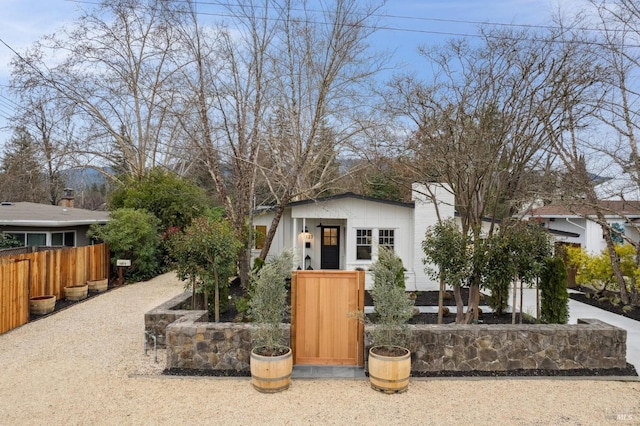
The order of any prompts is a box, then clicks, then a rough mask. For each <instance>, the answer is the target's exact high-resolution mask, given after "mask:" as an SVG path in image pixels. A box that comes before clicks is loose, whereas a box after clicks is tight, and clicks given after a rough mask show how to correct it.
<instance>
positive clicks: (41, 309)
mask: <svg viewBox="0 0 640 426" xmlns="http://www.w3.org/2000/svg"><path fill="white" fill-rule="evenodd" d="M55 307H56V296H55V294H48V295H45V296H37V297H31V298H30V299H29V314H31V315H46V314H50V313H51V312H53V310H54V309H55Z"/></svg>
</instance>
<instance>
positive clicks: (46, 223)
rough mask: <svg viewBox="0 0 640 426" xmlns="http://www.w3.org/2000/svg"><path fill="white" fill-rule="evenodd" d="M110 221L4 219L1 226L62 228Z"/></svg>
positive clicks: (0, 223)
mask: <svg viewBox="0 0 640 426" xmlns="http://www.w3.org/2000/svg"><path fill="white" fill-rule="evenodd" d="M107 222H109V219H81V220H71V221H69V220H62V221H59V220H3V221H2V222H0V226H30V227H36V226H37V227H52V228H62V227H65V226H82V225H93V224H95V223H97V224H104V223H107Z"/></svg>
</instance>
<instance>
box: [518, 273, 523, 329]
mask: <svg viewBox="0 0 640 426" xmlns="http://www.w3.org/2000/svg"><path fill="white" fill-rule="evenodd" d="M523 297H524V282H523V281H520V320H519V324H522V308H523V306H522V305H523V303H522V299H523Z"/></svg>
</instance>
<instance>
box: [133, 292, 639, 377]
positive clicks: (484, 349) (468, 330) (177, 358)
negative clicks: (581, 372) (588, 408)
mask: <svg viewBox="0 0 640 426" xmlns="http://www.w3.org/2000/svg"><path fill="white" fill-rule="evenodd" d="M190 297H191V294H190V293H183V294H181V295H178V296H176V297H174V298H173V299H171V300H169V301H167V302H165V303H163V304H162V305H160V306H158V307H157V308H155V309H153V310H151V311H149V312H147V313H146V314H145V330H146V331H148V332H149V333H150V334H153V335H155V336H157V340H158V346H159V347H164V346H165V343H166V347H167V366H166V367H167V368H168V369H196V370H229V371H230V370H235V371H241V372H247V371H249V357H250V353H251V329H252V327H253V326H252V325H251V324H243V323H209V322H204V321H206V320H207V316H208V315H207V312H206V311H194V310H184V309H175V308H179V307H181V306H184V304H185V303H186V302H188V301H189V300H190ZM371 327H374V326H372V325H366V326H365V335H366V336H365V343H366V347H365V354H368V349H369V344H370V343H369V342H370V339H369V332H370V330H371ZM410 327H411V328H412V330H413V334H412V338H411V344H410V347H409V349H411V352H412V365H411V369H412V371H415V372H437V371H469V370H480V371H508V370H517V369H546V370H570V369H583V368H585V369H595V368H624V367H626V340H627V332H626V330H624V329H620V328H617V327H614V326H611V325H609V324H606V323H604V322H602V321H599V320H595V319H584V320H578V324H573V325H558V324H553V325H542V324H525V325H451V324H447V325H412V326H410ZM282 330H283V335H284V337H285V338H286V341H287V344H288V342H289V341H290V340H289V339H290V325H289V324H283V325H282Z"/></svg>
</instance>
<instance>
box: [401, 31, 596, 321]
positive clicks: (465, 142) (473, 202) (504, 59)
mask: <svg viewBox="0 0 640 426" xmlns="http://www.w3.org/2000/svg"><path fill="white" fill-rule="evenodd" d="M564 33H565V30H563V29H559V30H557V32H556V33H554V32H553V31H549V32H540V33H538V32H533V31H514V30H503V29H494V28H483V29H482V34H483V38H482V41H481V42H480V43H479V44H473V43H471V42H470V41H468V40H454V41H451V42H450V43H448V44H447V45H446V46H445V47H444V48H434V49H423V50H422V52H423V54H424V55H425V57H426V58H427V59H428V60H429V61H430V63H431V64H432V66H433V67H434V80H433V82H431V83H430V84H425V83H422V82H420V81H417V80H416V79H415V78H413V77H405V78H403V79H398V80H396V81H395V82H394V83H393V85H392V89H393V94H395V95H396V96H395V97H391V94H390V96H389V99H392V102H393V104H391V103H390V104H389V109H390V110H391V111H392V112H394V113H396V114H399V115H402V116H404V117H408V118H410V119H411V120H412V122H413V124H414V125H415V126H416V127H417V130H416V132H415V134H414V136H413V137H412V138H410V139H409V140H408V141H407V144H406V145H405V146H403V147H402V151H401V154H403V155H404V157H405V158H411V159H413V160H412V161H410V162H407V164H408V165H409V166H410V167H412V169H413V170H414V171H415V173H416V177H417V179H418V180H426V181H439V182H445V183H447V184H448V185H449V186H450V187H451V189H452V191H453V193H454V195H455V200H456V201H455V202H456V210H457V211H458V212H459V213H460V219H461V222H462V231H463V232H464V233H467V232H470V233H471V234H472V235H473V240H474V241H479V239H480V238H482V237H483V236H482V235H481V229H482V222H483V220H484V219H485V218H486V217H490V218H494V219H496V218H500V216H510V215H511V214H512V213H514V212H515V210H516V209H517V208H519V207H520V205H519V203H520V202H521V200H518V199H517V195H518V194H520V193H526V192H528V190H529V188H527V187H526V186H525V183H526V182H527V181H529V179H528V176H531V175H534V174H535V173H537V172H538V171H540V170H542V169H543V167H545V166H547V165H548V164H549V157H548V155H549V151H550V147H551V140H550V137H549V133H553V132H559V133H561V132H563V130H564V127H563V126H565V125H566V123H565V122H564V121H562V120H560V119H559V118H560V117H562V112H563V110H564V108H565V107H566V106H565V105H564V104H563V99H565V98H570V99H573V100H575V102H576V104H579V103H578V101H580V100H582V99H583V97H584V96H582V95H583V93H582V92H584V91H588V90H590V89H588V88H589V87H590V86H591V84H592V82H593V76H592V75H591V74H590V71H593V70H592V69H591V68H588V67H581V68H579V69H578V70H576V69H574V67H575V66H576V65H577V64H582V63H583V61H585V60H586V59H588V58H585V57H582V56H579V55H584V54H585V53H584V51H579V52H574V50H572V46H571V44H568V43H558V42H557V41H558V38H559V37H562V36H563V35H564ZM571 72H573V73H576V74H577V75H576V76H575V77H573V78H572V79H571V83H572V85H571V86H562V85H560V84H559V82H560V81H563V79H565V78H566V76H567V74H569V73H571ZM590 78H591V80H590ZM398 105H400V106H401V107H400V108H398V107H397V106H398ZM580 105H582V104H580ZM583 113H586V112H583ZM514 201H517V203H516V202H514ZM510 203H512V204H510ZM493 229H494V227H493V223H492V225H491V226H490V228H489V234H491V233H492V232H493ZM469 285H470V289H471V291H470V296H469V309H468V311H467V315H466V318H464V319H462V318H461V317H458V318H457V320H458V321H460V322H461V321H464V322H469V321H470V320H471V318H472V317H473V316H474V315H477V305H478V294H479V291H478V289H479V285H480V275H479V273H477V274H474V276H473V277H472V278H471V281H470V282H469ZM454 290H455V293H456V301H457V304H458V306H459V309H458V312H462V300H461V298H460V296H459V289H454Z"/></svg>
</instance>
